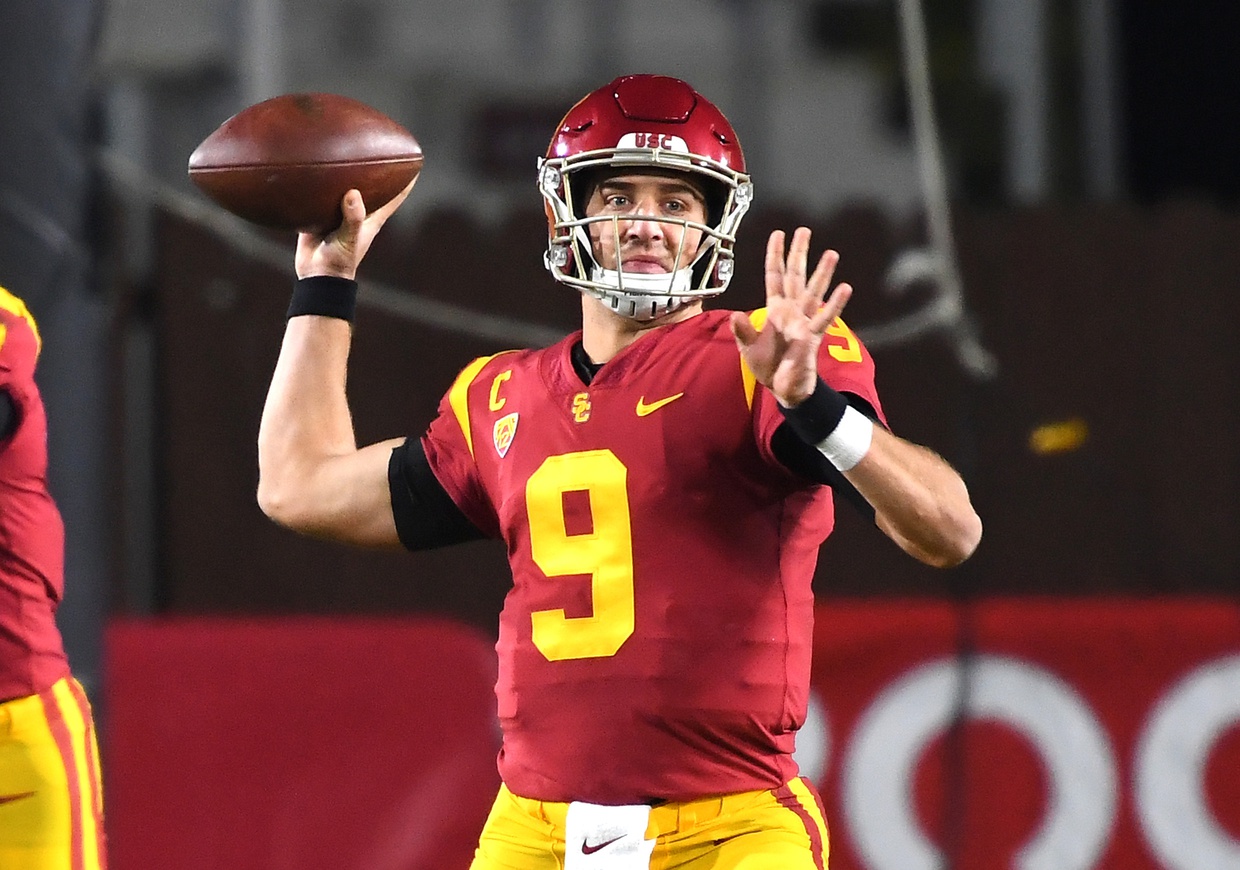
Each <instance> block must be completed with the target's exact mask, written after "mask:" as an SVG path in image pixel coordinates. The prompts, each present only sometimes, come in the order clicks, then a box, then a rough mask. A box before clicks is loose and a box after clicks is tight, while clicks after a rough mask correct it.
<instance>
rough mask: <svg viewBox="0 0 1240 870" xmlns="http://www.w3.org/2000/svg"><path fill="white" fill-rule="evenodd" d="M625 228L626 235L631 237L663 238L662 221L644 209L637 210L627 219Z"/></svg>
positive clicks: (644, 238) (645, 238)
mask: <svg viewBox="0 0 1240 870" xmlns="http://www.w3.org/2000/svg"><path fill="white" fill-rule="evenodd" d="M626 230H627V232H626V235H627V236H628V237H629V238H632V239H643V240H655V239H661V238H663V222H662V221H661V220H659V219H658V218H656V217H653V216H651V214H650V213H649V212H646V211H644V210H639V211H638V212H637V213H636V214H634V215H633V216H632V217H631V218H630V219H629V221H628V226H627V227H626Z"/></svg>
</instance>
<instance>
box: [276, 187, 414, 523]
mask: <svg viewBox="0 0 1240 870" xmlns="http://www.w3.org/2000/svg"><path fill="white" fill-rule="evenodd" d="M410 188H412V185H410ZM410 188H406V189H405V191H404V192H403V193H402V194H401V195H400V196H398V197H396V198H395V199H393V200H392V201H391V202H389V203H387V204H386V205H384V206H383V207H381V208H379V209H377V210H376V211H375V212H374V213H372V214H371V215H370V216H369V217H368V216H367V215H366V208H365V205H364V204H363V203H362V199H361V196H360V194H358V192H357V191H355V190H353V191H349V192H348V193H347V194H346V195H345V197H344V200H343V202H342V210H343V212H344V222H343V223H342V224H341V226H340V227H339V228H338V229H337V230H335V231H333V232H332V233H330V234H329V235H326V236H313V235H310V234H307V233H302V234H301V235H300V236H299V237H298V241H297V260H296V265H297V275H298V278H308V277H311V276H327V277H329V278H336V279H346V281H344V282H341V283H342V284H347V283H348V282H349V281H352V280H353V279H354V277H355V276H356V274H357V267H358V265H359V264H360V263H361V261H362V258H363V257H364V256H365V255H366V251H367V250H368V249H369V248H370V244H371V242H372V241H373V240H374V237H375V235H376V234H377V233H378V232H379V229H380V228H381V227H382V226H383V223H384V222H385V221H386V220H387V219H388V217H390V216H391V215H392V213H393V212H394V211H395V210H396V208H397V207H398V206H399V205H400V203H401V202H402V201H403V200H404V198H405V196H407V195H408V193H409V189H410ZM341 292H345V291H344V290H342V291H341ZM351 333H352V325H351V323H350V322H349V321H348V320H347V319H341V318H340V317H333V316H320V315H318V314H301V315H299V316H293V317H290V318H289V321H288V324H287V326H286V327H285V331H284V342H283V344H282V345H281V347H280V356H279V359H278V360H277V362H276V368H275V373H274V374H273V375H272V379H271V386H270V388H269V389H268V392H267V401H266V403H265V405H264V406H263V416H262V422H261V423H260V425H259V433H258V470H259V483H258V503H259V506H260V507H261V508H262V510H263V512H264V513H265V514H267V516H269V517H271V519H273V520H275V521H276V522H278V523H280V524H281V525H284V526H287V527H289V528H291V529H294V530H295V531H298V532H302V533H304V534H308V535H314V536H316V537H323V538H331V539H333V540H338V541H343V542H346V543H352V544H361V545H365V546H388V547H395V546H398V545H399V544H400V539H399V537H398V535H397V532H396V524H395V520H394V519H393V515H392V503H391V498H390V495H389V487H388V460H389V457H390V455H391V452H392V450H393V448H395V447H396V446H397V445H399V444H400V443H401V439H392V440H390V441H384V442H381V443H378V444H372V445H370V446H368V447H364V448H361V449H358V447H357V441H356V439H355V437H354V434H353V419H352V415H351V414H350V413H349V405H348V399H347V397H346V394H345V381H346V375H347V370H348V358H349V346H350V341H351V337H352V335H351Z"/></svg>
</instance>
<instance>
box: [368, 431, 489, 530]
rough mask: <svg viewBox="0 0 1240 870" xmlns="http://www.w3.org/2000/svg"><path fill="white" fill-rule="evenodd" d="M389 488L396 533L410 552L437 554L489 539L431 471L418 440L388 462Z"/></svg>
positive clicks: (395, 452) (408, 442) (409, 440)
mask: <svg viewBox="0 0 1240 870" xmlns="http://www.w3.org/2000/svg"><path fill="white" fill-rule="evenodd" d="M388 488H389V490H390V491H391V494H392V516H393V517H395V519H396V533H397V534H398V535H399V536H400V542H401V543H402V544H404V545H405V548H406V549H409V550H433V549H435V548H436V547H446V546H448V545H449V544H460V543H464V542H465V541H477V540H480V539H482V538H485V537H486V535H484V534H483V533H482V531H481V530H480V529H479V528H478V527H477V526H475V525H474V524H473V523H472V522H470V520H469V518H468V517H466V516H465V514H463V513H461V509H460V508H459V507H457V506H456V502H454V501H452V497H451V496H449V495H448V493H447V491H446V490H445V489H444V488H443V484H441V483H440V482H439V478H437V477H435V472H433V471H431V466H430V463H429V462H427V460H426V451H425V450H423V449H422V442H421V441H420V440H418V439H417V438H407V439H405V443H404V444H401V445H400V446H399V447H396V448H394V449H393V450H392V457H391V458H390V459H389V460H388Z"/></svg>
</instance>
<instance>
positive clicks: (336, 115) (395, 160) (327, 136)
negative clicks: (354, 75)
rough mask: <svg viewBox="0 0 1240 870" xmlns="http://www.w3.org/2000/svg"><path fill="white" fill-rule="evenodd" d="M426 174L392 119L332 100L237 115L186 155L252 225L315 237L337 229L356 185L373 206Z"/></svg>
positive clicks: (413, 144) (262, 106)
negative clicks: (344, 202)
mask: <svg viewBox="0 0 1240 870" xmlns="http://www.w3.org/2000/svg"><path fill="white" fill-rule="evenodd" d="M421 171H422V147H421V146H420V145H419V144H418V141H417V140H416V139H415V138H414V137H413V135H412V134H411V133H410V132H409V131H408V130H406V129H405V128H404V127H403V126H401V125H400V124H399V123H397V122H396V121H394V120H392V119H391V118H389V117H388V116H387V115H384V114H383V113H382V112H380V111H378V110H377V109H374V108H372V107H370V106H368V105H366V104H365V103H362V102H359V101H357V100H354V99H351V98H349V97H343V96H339V95H336V94H285V95H283V96H279V97H273V98H271V99H269V100H264V101H263V102H261V103H256V104H255V105H253V106H250V107H248V108H246V109H242V110H241V111H240V112H238V113H237V114H235V115H233V116H232V117H231V118H229V119H228V120H227V121H225V122H224V123H223V124H221V125H220V127H219V128H218V129H217V130H216V131H215V132H214V133H212V134H211V135H210V136H208V137H207V138H206V139H204V140H203V142H202V144H201V145H199V146H198V147H197V148H196V149H195V150H194V153H193V154H191V155H190V158H189V177H190V179H191V180H192V181H193V182H194V184H196V185H197V186H198V188H199V189H201V190H202V192H203V193H205V194H206V195H207V196H208V197H210V198H211V199H212V200H213V201H214V202H215V203H217V204H218V205H220V206H222V207H223V208H225V209H227V210H228V211H230V212H232V213H233V214H235V215H237V216H238V217H241V218H244V219H245V220H247V221H250V222H251V223H254V224H258V225H259V226H263V227H268V228H271V229H277V230H296V231H300V232H312V233H316V234H323V233H326V232H328V231H330V230H332V229H334V228H335V227H337V226H339V224H340V221H341V218H342V215H341V213H340V200H341V198H342V197H343V196H344V194H345V193H346V192H347V191H348V190H350V189H351V188H356V189H357V190H359V191H361V194H362V201H363V202H365V203H366V207H367V209H370V210H374V209H376V208H379V207H380V206H382V205H383V204H384V203H386V202H388V201H390V200H391V199H392V198H393V197H394V196H396V195H397V194H398V193H400V192H401V191H402V190H404V189H405V186H406V185H407V184H409V182H411V181H412V180H413V179H415V178H417V176H418V173H419V172H421Z"/></svg>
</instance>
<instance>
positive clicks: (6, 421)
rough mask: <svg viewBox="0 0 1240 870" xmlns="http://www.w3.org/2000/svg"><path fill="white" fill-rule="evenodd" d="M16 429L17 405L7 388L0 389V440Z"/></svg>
mask: <svg viewBox="0 0 1240 870" xmlns="http://www.w3.org/2000/svg"><path fill="white" fill-rule="evenodd" d="M15 431H17V406H16V405H14V404H13V397H12V396H10V395H9V391H8V390H3V389H0V441H3V440H4V439H6V438H8V437H9V436H10V435H12V434H13V433H14V432H15Z"/></svg>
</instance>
